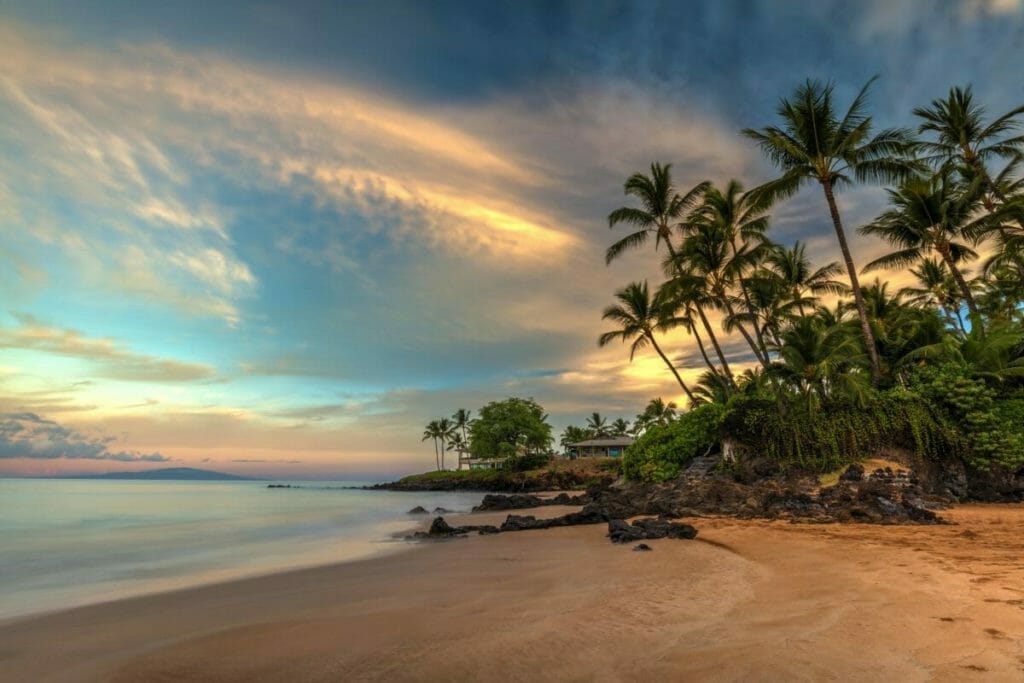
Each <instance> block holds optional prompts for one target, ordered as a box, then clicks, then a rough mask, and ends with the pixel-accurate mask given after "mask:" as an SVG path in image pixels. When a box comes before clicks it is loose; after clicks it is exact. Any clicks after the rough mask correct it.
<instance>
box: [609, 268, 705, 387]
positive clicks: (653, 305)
mask: <svg viewBox="0 0 1024 683" xmlns="http://www.w3.org/2000/svg"><path fill="white" fill-rule="evenodd" d="M615 298H616V299H618V300H619V303H618V304H616V305H614V306H609V307H608V308H606V309H604V314H603V315H602V316H601V319H602V320H611V321H614V322H615V323H617V324H618V325H619V329H617V330H612V331H610V332H605V333H604V334H602V335H601V336H600V337H599V338H598V340H597V343H598V345H599V346H607V345H608V344H610V343H612V342H613V341H615V340H616V339H618V340H621V341H622V342H623V343H625V342H631V343H632V346H631V347H630V350H629V360H630V361H632V360H633V358H634V356H636V353H637V351H640V350H642V349H643V348H645V347H647V346H648V345H649V346H651V347H653V348H654V350H655V351H656V352H657V353H658V355H659V356H661V359H662V360H663V361H664V362H665V365H667V366H668V369H669V370H671V371H672V374H673V375H674V376H675V378H676V381H677V382H679V386H680V387H681V388H682V390H683V392H684V393H685V394H686V396H687V397H688V398H689V399H690V400H691V401H693V394H692V393H690V388H689V387H688V386H686V382H684V381H683V378H682V377H680V376H679V371H678V370H676V367H675V365H673V364H672V361H671V360H669V358H668V356H666V355H665V352H664V351H662V350H661V346H659V345H658V341H657V339H655V332H656V331H664V330H665V329H666V325H672V324H674V322H672V318H671V316H670V315H669V313H670V308H669V306H667V305H666V303H665V302H664V301H663V300H661V299H660V298H659V297H654V298H653V299H652V298H651V294H650V291H649V290H648V288H647V281H646V280H644V281H643V282H631V283H630V284H628V285H626V286H625V287H624V288H622V289H620V290H619V291H618V292H616V293H615Z"/></svg>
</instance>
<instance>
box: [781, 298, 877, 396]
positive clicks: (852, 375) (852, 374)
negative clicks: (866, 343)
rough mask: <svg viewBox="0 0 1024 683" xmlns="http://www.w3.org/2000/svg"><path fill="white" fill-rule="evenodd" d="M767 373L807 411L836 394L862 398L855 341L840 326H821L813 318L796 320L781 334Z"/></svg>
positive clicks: (861, 384) (857, 350)
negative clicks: (800, 400) (792, 392)
mask: <svg viewBox="0 0 1024 683" xmlns="http://www.w3.org/2000/svg"><path fill="white" fill-rule="evenodd" d="M777 352H778V360H777V361H776V362H775V363H773V364H772V369H771V374H773V375H775V377H776V378H778V379H779V380H781V381H782V382H783V383H785V384H786V385H788V386H790V387H792V388H793V389H794V390H795V391H796V392H797V394H798V396H800V398H801V399H802V402H803V404H804V406H805V407H806V408H807V409H814V408H816V407H817V406H819V405H820V404H821V402H822V401H823V400H825V399H827V398H828V397H829V396H830V395H832V394H833V393H835V392H836V391H840V392H842V393H847V394H850V395H852V396H855V397H862V396H863V393H864V389H865V387H864V386H863V382H862V379H863V374H861V373H860V372H859V371H858V359H859V357H861V356H862V353H861V350H860V348H858V344H857V343H856V339H855V338H854V337H851V336H850V335H849V334H847V332H846V330H845V329H844V328H842V327H823V326H822V325H821V324H820V323H819V322H818V321H817V320H816V319H815V318H812V317H807V318H797V319H795V320H794V321H793V324H792V325H791V326H790V327H788V328H787V329H786V330H784V331H783V333H782V344H781V345H780V346H779V347H778V349H777Z"/></svg>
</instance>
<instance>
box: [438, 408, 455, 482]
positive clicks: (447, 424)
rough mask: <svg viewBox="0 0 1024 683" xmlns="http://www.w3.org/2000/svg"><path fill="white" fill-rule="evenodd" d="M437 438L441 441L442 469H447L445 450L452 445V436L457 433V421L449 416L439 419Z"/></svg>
mask: <svg viewBox="0 0 1024 683" xmlns="http://www.w3.org/2000/svg"><path fill="white" fill-rule="evenodd" d="M437 430H438V434H437V440H438V441H439V442H440V443H441V469H442V470H443V469H445V466H444V455H445V450H446V448H447V447H448V445H450V443H451V439H452V436H453V435H454V434H455V423H453V422H452V421H451V420H449V419H448V418H447V417H442V418H441V419H440V420H438V421H437Z"/></svg>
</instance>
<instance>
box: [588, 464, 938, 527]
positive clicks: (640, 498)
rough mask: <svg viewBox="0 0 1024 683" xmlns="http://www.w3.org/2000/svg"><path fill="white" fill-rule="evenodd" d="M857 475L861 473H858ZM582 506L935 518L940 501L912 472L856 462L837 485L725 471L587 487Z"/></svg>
mask: <svg viewBox="0 0 1024 683" xmlns="http://www.w3.org/2000/svg"><path fill="white" fill-rule="evenodd" d="M858 476H860V477H861V478H860V479H857V477H858ZM590 496H591V502H590V503H589V504H587V505H586V506H584V508H583V512H585V513H592V514H597V515H601V516H603V517H604V518H605V519H606V520H613V519H627V518H630V517H635V516H638V515H657V516H662V517H669V518H678V517H692V516H700V515H707V514H715V515H732V516H735V517H738V518H741V519H752V518H761V519H789V520H792V521H805V522H826V523H827V522H847V521H854V522H867V523H873V524H935V523H938V522H940V521H941V520H940V518H939V517H938V515H936V513H935V512H934V509H936V508H939V507H941V505H939V504H938V503H936V502H935V501H934V499H930V498H929V497H928V496H927V495H926V493H925V492H924V490H923V489H922V488H921V486H920V482H919V481H918V480H917V479H916V477H913V476H912V475H907V474H905V473H893V472H891V471H889V472H886V471H884V470H883V471H879V472H876V473H872V474H871V475H867V476H865V475H863V472H862V471H861V472H858V470H857V468H854V469H853V471H852V472H850V473H849V475H844V477H841V478H840V481H839V483H837V484H836V485H835V486H830V487H825V488H821V489H820V490H819V489H818V487H817V485H816V482H815V481H814V480H812V479H800V478H792V479H785V478H769V479H762V480H758V481H755V482H753V483H743V482H740V481H736V480H734V479H732V478H729V477H724V476H719V477H711V478H707V479H704V480H700V481H686V480H679V481H676V482H670V483H668V484H626V485H623V486H616V487H610V488H607V489H603V490H600V491H593V492H591V493H590Z"/></svg>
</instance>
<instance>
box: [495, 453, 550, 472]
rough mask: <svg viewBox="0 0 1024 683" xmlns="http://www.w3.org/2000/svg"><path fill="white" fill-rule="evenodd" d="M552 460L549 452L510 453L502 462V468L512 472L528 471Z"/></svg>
mask: <svg viewBox="0 0 1024 683" xmlns="http://www.w3.org/2000/svg"><path fill="white" fill-rule="evenodd" d="M549 462H551V455H550V454H548V453H527V454H525V455H510V456H509V457H507V458H505V462H503V463H502V464H501V469H503V470H508V471H510V472H526V471H527V470H536V469H540V468H541V467H544V466H545V465H547V464H548V463H549Z"/></svg>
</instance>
